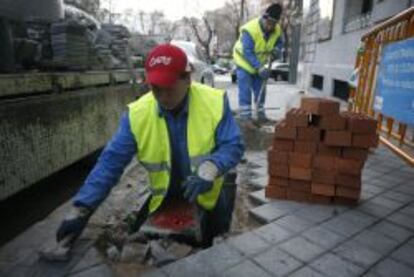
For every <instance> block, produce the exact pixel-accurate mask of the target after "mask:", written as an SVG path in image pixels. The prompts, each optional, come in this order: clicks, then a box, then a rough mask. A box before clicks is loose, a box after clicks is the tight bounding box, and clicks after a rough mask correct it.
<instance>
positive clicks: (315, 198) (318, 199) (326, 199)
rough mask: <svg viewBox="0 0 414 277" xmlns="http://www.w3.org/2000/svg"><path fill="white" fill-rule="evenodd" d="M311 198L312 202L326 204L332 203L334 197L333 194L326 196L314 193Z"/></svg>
mask: <svg viewBox="0 0 414 277" xmlns="http://www.w3.org/2000/svg"><path fill="white" fill-rule="evenodd" d="M310 199H311V202H312V203H316V204H323V205H326V204H330V203H332V199H333V197H331V196H324V195H317V194H312V195H311V198H310Z"/></svg>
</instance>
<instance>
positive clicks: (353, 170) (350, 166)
mask: <svg viewBox="0 0 414 277" xmlns="http://www.w3.org/2000/svg"><path fill="white" fill-rule="evenodd" d="M363 166H364V163H363V162H362V161H359V160H353V159H343V158H336V170H337V171H338V172H340V173H347V174H351V175H361V171H362V168H363Z"/></svg>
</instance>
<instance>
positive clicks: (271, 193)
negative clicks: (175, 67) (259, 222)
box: [265, 186, 286, 199]
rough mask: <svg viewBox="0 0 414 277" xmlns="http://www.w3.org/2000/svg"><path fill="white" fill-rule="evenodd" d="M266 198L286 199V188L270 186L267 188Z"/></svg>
mask: <svg viewBox="0 0 414 277" xmlns="http://www.w3.org/2000/svg"><path fill="white" fill-rule="evenodd" d="M265 197H266V198H274V199H275V198H276V199H286V188H283V187H276V186H270V187H266V188H265Z"/></svg>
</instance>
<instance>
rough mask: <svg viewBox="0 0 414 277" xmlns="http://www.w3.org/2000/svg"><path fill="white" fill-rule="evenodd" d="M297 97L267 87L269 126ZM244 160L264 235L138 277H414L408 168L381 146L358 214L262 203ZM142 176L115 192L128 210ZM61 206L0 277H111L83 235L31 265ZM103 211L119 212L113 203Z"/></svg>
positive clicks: (258, 182) (261, 157) (286, 89)
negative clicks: (67, 255)
mask: <svg viewBox="0 0 414 277" xmlns="http://www.w3.org/2000/svg"><path fill="white" fill-rule="evenodd" d="M227 91H228V95H229V99H230V104H231V106H232V108H233V109H237V102H236V100H237V94H236V93H237V89H236V88H235V86H228V89H227ZM297 91H298V90H297V88H296V87H294V86H291V85H288V84H277V85H276V84H271V85H269V93H268V95H269V96H270V95H272V97H269V99H268V100H269V101H267V105H266V106H267V107H280V110H272V112H271V113H270V112H269V113H268V114H269V117H271V118H273V119H279V118H280V117H282V116H284V112H285V110H286V109H288V108H289V107H292V106H296V105H298V103H299V100H300V95H299V94H298V93H297ZM275 95H277V97H275ZM256 136H261V134H256ZM246 158H247V161H248V163H249V164H251V170H252V171H253V173H254V174H253V175H254V176H255V177H254V179H253V180H252V184H251V185H252V186H254V187H255V188H257V190H256V191H255V192H254V193H252V194H251V195H250V197H251V199H252V200H254V201H255V202H256V203H258V206H257V207H255V208H253V209H252V210H250V215H251V216H252V217H254V218H255V219H256V220H258V221H260V222H261V223H262V224H263V226H261V227H259V228H257V229H254V230H253V231H250V232H245V233H243V234H241V235H239V236H236V237H231V238H229V239H227V240H225V241H224V242H222V243H219V244H217V245H215V246H213V247H211V248H209V249H206V250H204V251H201V252H198V253H197V254H194V255H191V256H189V257H187V258H185V259H182V260H179V261H177V262H175V263H172V264H169V265H167V266H165V267H162V268H160V269H158V270H156V271H152V272H150V273H148V274H146V275H145V276H180V277H181V276H191V277H192V276H199V277H201V276H237V277H239V276H249V277H250V276H255V277H256V276H335V277H338V276H384V277H389V276H396V277H397V276H398V277H400V276H407V277H408V276H410V277H411V276H414V259H413V257H414V168H411V167H409V166H407V165H406V164H405V163H404V162H403V161H402V160H400V159H399V158H398V157H396V156H395V155H394V154H393V153H391V151H390V150H388V149H387V148H385V147H384V146H380V147H379V148H378V149H377V150H376V151H375V152H374V153H372V154H371V155H370V157H369V159H368V161H367V163H366V165H365V168H364V171H363V177H362V180H363V186H362V199H361V201H360V203H359V205H358V206H356V207H345V206H335V205H329V206H324V205H316V204H305V203H298V202H292V201H280V200H278V201H274V200H269V199H265V198H264V189H263V188H264V187H265V186H266V184H267V159H266V152H265V151H264V150H261V151H252V150H249V151H248V152H247V153H246ZM144 177H145V176H144V175H143V174H142V173H139V174H138V173H135V175H134V176H124V177H123V178H124V179H125V178H126V179H128V180H126V181H124V182H123V183H122V184H120V185H118V186H121V187H120V189H125V188H126V187H128V189H125V192H124V193H127V196H128V197H127V198H126V199H127V200H128V201H133V199H135V195H134V193H138V192H134V191H131V185H129V184H132V183H134V181H135V182H136V180H137V179H138V178H139V179H142V178H144ZM122 186H125V187H122ZM118 192H119V191H113V193H112V195H114V197H118V200H119V199H120V198H122V197H126V196H124V195H122V194H120V193H118ZM128 201H127V203H126V204H128V206H129V205H130V204H129V203H130V202H128ZM236 201H237V200H236ZM131 203H132V202H131ZM69 205H70V203H66V204H64V205H62V206H61V207H60V208H58V209H57V210H56V211H55V212H53V213H52V214H51V215H50V216H49V217H48V218H47V219H45V220H44V221H41V222H39V223H37V224H35V225H34V226H32V227H31V228H30V229H28V230H27V231H25V232H24V233H23V234H21V235H19V236H18V237H17V238H16V239H14V240H13V241H11V242H10V243H8V244H7V245H5V246H3V247H2V248H1V249H0V276H25V277H26V276H42V277H43V276H46V277H47V276H77V277H80V276H82V277H86V276H114V272H112V271H111V266H110V264H109V263H108V261H107V259H106V258H105V257H102V256H101V255H100V253H99V251H98V250H97V249H96V248H95V246H94V236H91V235H87V234H86V235H84V236H83V239H81V240H80V241H79V242H78V243H77V244H76V246H75V249H74V253H73V254H74V255H73V258H72V259H71V260H70V261H69V262H67V263H55V264H51V263H45V262H43V261H41V260H39V257H38V250H39V249H41V248H42V247H44V245H45V244H47V243H51V242H52V241H53V240H54V236H55V231H56V228H57V226H58V224H59V223H60V220H61V219H62V216H63V215H64V214H65V212H66V211H67V209H68V207H69ZM102 208H103V209H104V210H106V211H110V210H111V209H112V210H113V209H119V207H114V205H113V204H112V202H111V199H107V200H106V201H105V203H104V205H103V207H102ZM94 224H95V223H94V222H92V223H90V224H89V225H94Z"/></svg>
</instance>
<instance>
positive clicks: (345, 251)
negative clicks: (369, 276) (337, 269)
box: [332, 240, 383, 269]
mask: <svg viewBox="0 0 414 277" xmlns="http://www.w3.org/2000/svg"><path fill="white" fill-rule="evenodd" d="M332 251H333V252H334V253H335V254H337V255H338V256H341V257H343V258H345V259H347V260H349V261H351V262H353V263H354V264H357V265H359V266H361V267H363V268H365V269H368V268H369V267H370V266H372V265H373V264H374V263H376V262H377V261H379V260H380V259H381V258H382V257H383V255H381V254H379V253H378V252H374V251H372V250H370V249H368V247H366V246H364V245H362V244H359V243H357V242H355V241H353V240H350V241H347V242H345V243H344V244H342V245H340V246H338V247H336V248H334V249H333V250H332Z"/></svg>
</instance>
